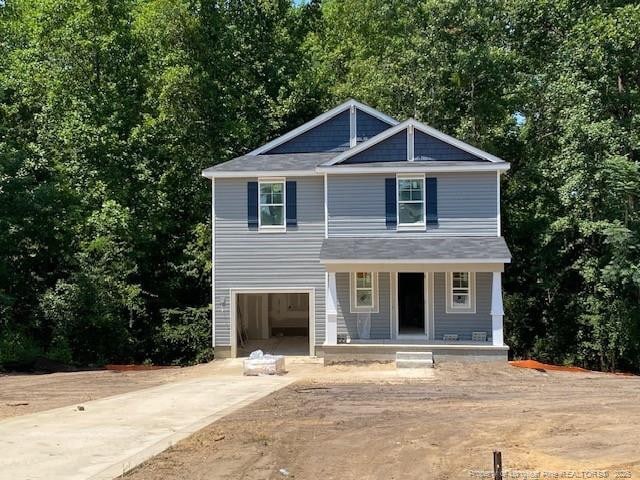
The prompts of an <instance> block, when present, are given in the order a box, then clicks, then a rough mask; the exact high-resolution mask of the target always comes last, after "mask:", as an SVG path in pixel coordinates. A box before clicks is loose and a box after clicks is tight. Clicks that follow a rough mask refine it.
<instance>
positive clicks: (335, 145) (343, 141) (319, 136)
mask: <svg viewBox="0 0 640 480" xmlns="http://www.w3.org/2000/svg"><path fill="white" fill-rule="evenodd" d="M350 124H351V121H350V117H349V110H345V111H343V112H340V113H338V114H337V115H335V116H334V117H332V118H331V119H329V120H327V121H326V122H324V123H321V124H320V125H318V126H316V127H314V128H312V129H310V130H308V131H306V132H304V133H302V134H300V135H298V136H297V137H294V138H292V139H291V140H289V141H288V142H285V143H283V144H281V145H278V146H276V147H274V148H272V149H271V150H269V151H267V152H264V153H268V154H273V153H311V152H344V151H345V150H347V149H348V148H349V145H350V137H349V129H350Z"/></svg>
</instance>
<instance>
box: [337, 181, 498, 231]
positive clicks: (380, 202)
mask: <svg viewBox="0 0 640 480" xmlns="http://www.w3.org/2000/svg"><path fill="white" fill-rule="evenodd" d="M429 176H430V177H436V178H437V179H438V225H437V226H429V228H428V229H427V230H426V231H425V232H397V231H395V230H387V226H386V221H385V185H384V181H385V178H387V177H394V175H393V174H388V175H386V174H370V175H329V176H328V186H329V188H328V199H329V208H328V210H329V235H330V236H341V235H342V236H350V237H362V236H403V237H416V236H417V237H429V236H442V235H458V236H463V235H464V236H474V235H496V234H497V184H496V182H497V179H496V173H495V172H469V173H440V174H429Z"/></svg>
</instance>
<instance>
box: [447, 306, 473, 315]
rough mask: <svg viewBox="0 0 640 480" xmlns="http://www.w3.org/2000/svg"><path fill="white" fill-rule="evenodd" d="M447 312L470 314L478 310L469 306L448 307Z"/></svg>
mask: <svg viewBox="0 0 640 480" xmlns="http://www.w3.org/2000/svg"><path fill="white" fill-rule="evenodd" d="M446 312H447V313H451V314H456V313H469V314H475V313H476V310H475V308H474V309H469V308H459V309H458V308H450V307H447V308H446Z"/></svg>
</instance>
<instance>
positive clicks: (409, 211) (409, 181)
mask: <svg viewBox="0 0 640 480" xmlns="http://www.w3.org/2000/svg"><path fill="white" fill-rule="evenodd" d="M397 188H398V191H397V199H398V228H399V229H400V230H411V229H418V230H422V229H424V227H425V208H424V176H419V177H415V176H413V177H403V176H399V177H398V178H397Z"/></svg>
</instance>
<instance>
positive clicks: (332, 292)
mask: <svg viewBox="0 0 640 480" xmlns="http://www.w3.org/2000/svg"><path fill="white" fill-rule="evenodd" d="M326 275H327V281H326V283H327V285H326V302H325V303H326V316H327V321H326V324H325V340H324V343H325V345H337V344H338V294H337V289H336V274H335V272H327V274H326Z"/></svg>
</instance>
